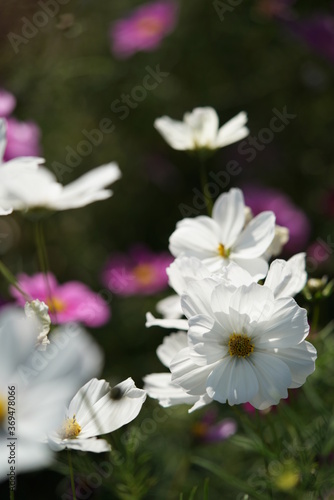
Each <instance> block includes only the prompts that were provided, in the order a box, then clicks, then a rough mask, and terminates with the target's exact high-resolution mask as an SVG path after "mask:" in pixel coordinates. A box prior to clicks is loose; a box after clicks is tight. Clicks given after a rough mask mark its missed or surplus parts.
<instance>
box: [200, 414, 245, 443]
mask: <svg viewBox="0 0 334 500" xmlns="http://www.w3.org/2000/svg"><path fill="white" fill-rule="evenodd" d="M236 432H237V423H236V421H235V420H233V419H232V418H224V419H223V420H220V421H218V422H217V412H216V411H215V410H208V411H207V412H206V413H205V414H204V416H203V417H202V419H201V420H200V421H199V422H196V423H195V425H194V426H193V428H192V433H193V435H194V436H195V438H196V439H198V440H199V441H202V442H203V443H217V442H219V441H225V440H226V439H228V438H229V437H231V436H233V435H234V434H235V433H236Z"/></svg>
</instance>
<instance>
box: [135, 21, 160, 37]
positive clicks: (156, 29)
mask: <svg viewBox="0 0 334 500" xmlns="http://www.w3.org/2000/svg"><path fill="white" fill-rule="evenodd" d="M137 27H138V29H139V31H141V33H142V34H143V35H156V34H159V33H160V32H161V29H162V22H161V21H159V20H158V19H153V18H150V17H146V18H143V19H139V20H138V21H137Z"/></svg>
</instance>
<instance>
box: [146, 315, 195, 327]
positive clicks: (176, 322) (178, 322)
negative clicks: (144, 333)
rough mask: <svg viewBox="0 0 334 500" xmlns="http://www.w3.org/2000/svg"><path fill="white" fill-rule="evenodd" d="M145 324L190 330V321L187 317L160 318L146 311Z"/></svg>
mask: <svg viewBox="0 0 334 500" xmlns="http://www.w3.org/2000/svg"><path fill="white" fill-rule="evenodd" d="M145 326H146V327H147V328H150V327H151V326H161V327H162V328H173V329H176V330H188V321H187V320H186V319H167V318H166V319H158V318H155V317H154V316H153V314H151V313H149V312H148V313H146V323H145Z"/></svg>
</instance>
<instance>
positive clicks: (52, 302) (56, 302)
mask: <svg viewBox="0 0 334 500" xmlns="http://www.w3.org/2000/svg"><path fill="white" fill-rule="evenodd" d="M46 305H47V306H48V308H49V311H50V313H59V312H63V311H64V310H65V309H66V304H65V302H64V301H63V300H61V299H57V297H51V298H50V299H47V300H46Z"/></svg>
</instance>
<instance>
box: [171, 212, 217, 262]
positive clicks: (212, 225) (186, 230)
mask: <svg viewBox="0 0 334 500" xmlns="http://www.w3.org/2000/svg"><path fill="white" fill-rule="evenodd" d="M219 243H220V242H219V226H218V224H217V223H216V222H215V221H214V220H213V219H211V218H210V217H207V216H206V215H202V216H199V217H196V218H195V219H184V220H182V221H180V222H179V223H178V225H177V228H176V230H175V231H174V233H173V234H172V235H171V236H170V238H169V250H170V252H171V253H172V255H174V256H175V257H178V256H180V255H185V256H188V257H192V256H193V257H197V258H198V259H201V260H203V259H205V258H207V257H213V256H216V255H219V253H218V247H219Z"/></svg>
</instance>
